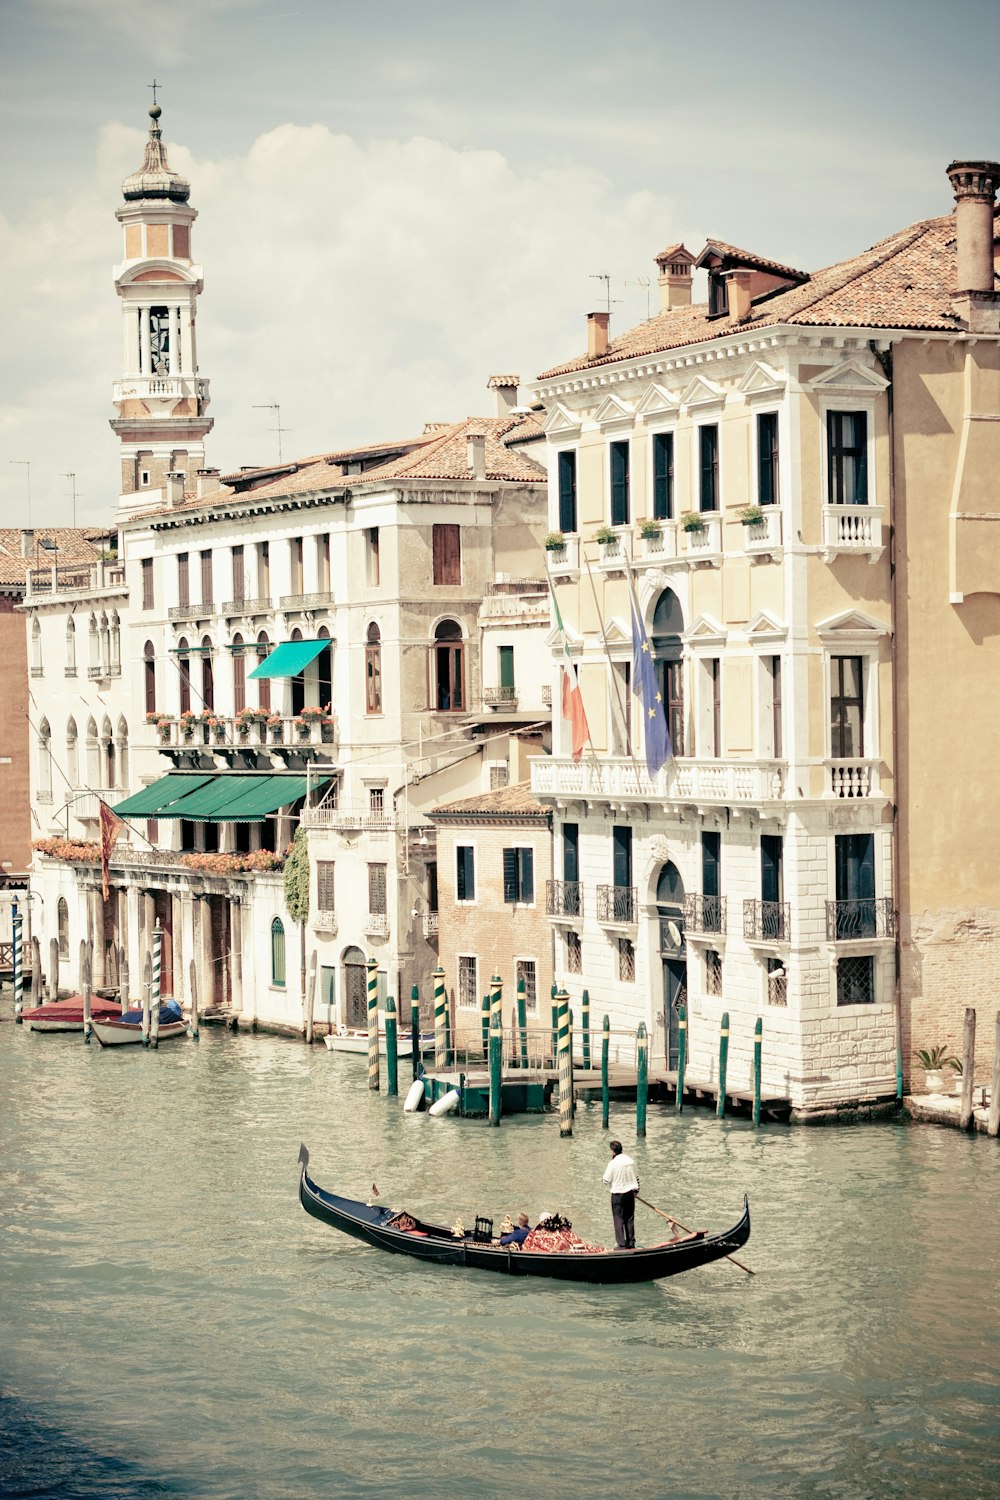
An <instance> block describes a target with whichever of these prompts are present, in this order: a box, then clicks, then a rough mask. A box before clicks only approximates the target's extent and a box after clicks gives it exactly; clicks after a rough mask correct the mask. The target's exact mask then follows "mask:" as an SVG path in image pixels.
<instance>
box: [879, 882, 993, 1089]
mask: <svg viewBox="0 0 1000 1500" xmlns="http://www.w3.org/2000/svg"><path fill="white" fill-rule="evenodd" d="M901 927H902V932H901V937H902V942H901V968H902V976H901V983H902V996H903V1058H904V1069H905V1072H906V1077H907V1079H908V1080H910V1082H911V1086H913V1087H917V1088H919V1087H920V1085H921V1083H922V1081H923V1070H922V1069H921V1067H920V1065H919V1063H918V1062H916V1060H915V1058H914V1056H913V1054H914V1052H915V1051H917V1050H918V1049H919V1050H922V1049H924V1048H931V1047H935V1046H937V1045H938V1044H941V1045H943V1046H945V1047H947V1049H948V1052H949V1054H953V1055H954V1056H956V1057H961V1055H962V1036H963V1031H964V1025H965V1010H966V1006H970V1005H971V1006H972V1007H973V1008H974V1009H975V1012H976V1071H975V1081H976V1082H977V1083H988V1082H989V1080H990V1076H991V1072H992V1068H993V1049H994V1038H995V1035H996V1014H997V1011H998V1010H1000V909H997V908H996V907H984V906H977V907H975V908H974V909H973V910H971V911H947V910H945V911H938V912H926V911H925V912H923V913H921V915H920V916H918V917H910V918H907V919H906V920H904V921H903V922H902V923H901Z"/></svg>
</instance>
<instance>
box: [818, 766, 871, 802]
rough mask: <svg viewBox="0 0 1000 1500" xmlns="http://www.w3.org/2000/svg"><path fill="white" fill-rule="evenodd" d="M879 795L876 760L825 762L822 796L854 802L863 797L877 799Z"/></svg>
mask: <svg viewBox="0 0 1000 1500" xmlns="http://www.w3.org/2000/svg"><path fill="white" fill-rule="evenodd" d="M881 794H882V788H881V784H880V781H879V763H878V761H877V760H828V761H827V762H826V791H825V792H824V796H826V797H835V798H837V799H838V800H839V801H845V802H848V801H849V802H856V801H858V800H859V799H861V798H863V797H879V796H881Z"/></svg>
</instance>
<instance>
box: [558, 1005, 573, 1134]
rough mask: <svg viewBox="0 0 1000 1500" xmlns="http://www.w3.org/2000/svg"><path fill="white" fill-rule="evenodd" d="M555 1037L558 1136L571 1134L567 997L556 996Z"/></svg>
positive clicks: (570, 1058) (571, 1100)
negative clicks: (557, 1068) (556, 1050)
mask: <svg viewBox="0 0 1000 1500" xmlns="http://www.w3.org/2000/svg"><path fill="white" fill-rule="evenodd" d="M556 1036H557V1044H558V1051H559V1134H560V1136H567V1135H572V1134H573V1054H572V1052H571V1051H570V1036H569V995H568V994H567V993H566V991H565V990H560V991H559V992H558V993H557V995H556Z"/></svg>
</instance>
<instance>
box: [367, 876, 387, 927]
mask: <svg viewBox="0 0 1000 1500" xmlns="http://www.w3.org/2000/svg"><path fill="white" fill-rule="evenodd" d="M368 910H369V912H371V913H372V915H374V916H380V917H381V916H384V915H385V913H386V886H385V865H369V866H368Z"/></svg>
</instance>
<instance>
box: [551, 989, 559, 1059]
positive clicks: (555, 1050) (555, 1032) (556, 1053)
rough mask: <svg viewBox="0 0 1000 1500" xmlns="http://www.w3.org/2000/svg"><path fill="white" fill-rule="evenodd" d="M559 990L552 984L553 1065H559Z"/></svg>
mask: <svg viewBox="0 0 1000 1500" xmlns="http://www.w3.org/2000/svg"><path fill="white" fill-rule="evenodd" d="M558 993H559V991H558V989H557V988H556V986H555V985H553V986H552V1066H553V1067H554V1068H556V1069H558V1067H559V1006H558V1005H557V1004H556V996H557V995H558Z"/></svg>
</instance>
